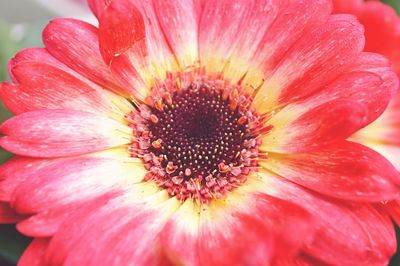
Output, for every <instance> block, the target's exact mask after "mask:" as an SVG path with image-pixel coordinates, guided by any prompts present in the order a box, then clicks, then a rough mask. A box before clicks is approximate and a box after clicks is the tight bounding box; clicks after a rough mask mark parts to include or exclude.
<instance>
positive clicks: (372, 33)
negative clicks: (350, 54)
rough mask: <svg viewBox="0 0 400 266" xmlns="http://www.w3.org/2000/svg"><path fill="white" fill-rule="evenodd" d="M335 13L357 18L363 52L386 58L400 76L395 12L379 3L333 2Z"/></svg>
mask: <svg viewBox="0 0 400 266" xmlns="http://www.w3.org/2000/svg"><path fill="white" fill-rule="evenodd" d="M333 6H334V12H335V13H350V14H354V15H356V16H357V18H358V20H359V21H360V22H361V24H363V26H364V28H365V38H366V43H365V51H370V52H376V53H380V54H383V55H384V56H386V57H387V58H388V59H389V60H390V61H391V62H392V64H393V67H394V69H395V71H396V72H397V74H400V53H399V52H398V47H399V45H400V18H399V16H398V15H397V14H396V12H395V10H394V9H393V8H392V7H391V6H389V5H388V4H386V3H382V2H380V1H362V0H351V1H348V0H335V1H333Z"/></svg>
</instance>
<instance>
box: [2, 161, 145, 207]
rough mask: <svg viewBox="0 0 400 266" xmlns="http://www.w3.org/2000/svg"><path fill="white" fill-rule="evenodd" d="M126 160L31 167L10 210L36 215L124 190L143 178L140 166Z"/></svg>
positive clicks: (34, 165) (55, 162) (54, 162)
mask: <svg viewBox="0 0 400 266" xmlns="http://www.w3.org/2000/svg"><path fill="white" fill-rule="evenodd" d="M128 160H129V158H126V159H118V158H102V157H100V156H99V155H97V156H96V155H87V156H83V157H82V156H81V157H72V158H63V159H59V160H49V161H48V163H47V165H44V164H43V163H39V165H36V164H35V163H31V164H30V167H29V168H30V169H31V172H30V173H24V174H26V175H29V174H30V175H29V178H27V179H26V180H25V181H24V182H23V183H21V184H19V186H18V187H17V189H16V190H15V192H14V194H13V198H12V202H11V203H12V206H14V207H15V208H16V209H17V210H18V211H19V212H21V213H36V212H39V211H46V210H49V209H52V208H57V207H66V206H68V205H71V204H77V203H82V202H85V201H87V200H89V199H92V198H95V197H98V196H101V195H103V194H105V193H107V192H110V191H114V190H121V189H125V188H127V187H129V186H132V185H133V184H135V183H138V182H141V181H142V180H143V177H144V175H145V174H146V171H145V169H144V167H143V165H142V164H141V162H129V161H128ZM25 168H26V167H25ZM9 178H12V176H10V177H9ZM71 192H74V193H71Z"/></svg>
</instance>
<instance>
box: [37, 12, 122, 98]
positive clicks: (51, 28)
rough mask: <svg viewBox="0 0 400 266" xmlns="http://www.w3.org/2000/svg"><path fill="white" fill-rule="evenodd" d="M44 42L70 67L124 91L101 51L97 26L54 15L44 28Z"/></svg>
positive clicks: (112, 87) (89, 77)
mask: <svg viewBox="0 0 400 266" xmlns="http://www.w3.org/2000/svg"><path fill="white" fill-rule="evenodd" d="M43 42H44V44H45V45H46V48H47V50H48V51H49V52H50V54H52V55H53V56H54V57H55V58H57V59H59V60H60V61H61V62H63V63H64V64H66V65H67V66H69V67H70V68H72V69H73V70H75V71H77V72H78V73H80V74H81V75H83V76H85V77H87V78H88V79H90V80H92V81H94V82H96V83H98V84H99V85H101V86H102V87H104V88H106V89H110V90H112V91H115V92H117V93H120V94H122V95H124V94H125V95H126V91H124V89H123V88H121V87H120V86H119V85H118V84H116V81H115V80H114V78H113V76H112V75H111V72H110V70H109V69H108V67H107V66H106V64H105V63H104V61H103V58H102V57H101V55H100V50H99V40H98V30H97V28H96V27H94V26H92V25H90V24H89V23H86V22H83V21H79V20H75V19H54V20H52V22H51V23H50V24H48V25H47V27H46V28H45V29H44V31H43Z"/></svg>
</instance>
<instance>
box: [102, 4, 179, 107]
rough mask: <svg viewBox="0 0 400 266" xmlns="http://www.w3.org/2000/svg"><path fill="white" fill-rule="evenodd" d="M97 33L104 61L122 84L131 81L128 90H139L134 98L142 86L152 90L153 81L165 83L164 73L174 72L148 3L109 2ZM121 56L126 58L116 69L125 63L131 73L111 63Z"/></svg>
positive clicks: (170, 54) (167, 48)
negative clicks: (121, 70) (131, 83)
mask: <svg viewBox="0 0 400 266" xmlns="http://www.w3.org/2000/svg"><path fill="white" fill-rule="evenodd" d="M99 32H100V50H101V53H102V55H103V58H104V59H105V61H106V63H109V64H110V67H111V69H112V71H113V74H114V76H115V77H116V78H117V79H118V80H119V81H120V82H121V83H123V84H124V85H126V83H127V82H126V81H127V80H128V81H129V80H134V85H131V86H135V87H136V86H138V88H136V90H138V91H139V93H135V92H132V93H133V95H134V96H136V97H140V96H141V93H140V92H141V91H142V90H143V86H147V87H148V88H150V87H152V86H153V85H154V81H155V80H156V79H161V80H164V79H165V78H166V74H167V72H169V71H177V65H176V61H175V57H174V55H173V54H172V53H171V51H170V48H169V47H168V44H167V42H166V40H165V38H164V35H163V33H162V30H161V29H160V27H159V24H158V21H157V16H156V14H155V12H154V9H153V7H152V4H151V1H148V0H147V1H132V2H131V1H129V0H122V1H114V2H112V3H111V4H110V5H109V6H108V8H107V9H106V10H105V11H104V13H103V15H102V16H101V18H100V26H99ZM121 56H124V57H125V58H124V62H123V63H118V64H117V65H119V66H120V65H121V64H122V65H126V64H127V63H128V64H130V65H131V66H130V67H129V68H130V69H134V71H123V73H119V72H120V69H119V67H118V66H116V67H115V66H114V60H118V59H119V58H120V57H121ZM125 59H127V60H125ZM137 74H139V75H137ZM124 75H131V76H130V77H126V76H124ZM131 86H129V88H131ZM131 91H133V90H131ZM136 94H138V95H139V96H138V95H136ZM140 100H143V98H141V99H140Z"/></svg>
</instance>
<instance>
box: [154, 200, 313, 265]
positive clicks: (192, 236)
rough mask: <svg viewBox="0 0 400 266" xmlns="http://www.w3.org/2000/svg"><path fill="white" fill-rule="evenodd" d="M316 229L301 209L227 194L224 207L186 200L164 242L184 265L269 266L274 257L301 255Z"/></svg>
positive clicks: (162, 235)
mask: <svg viewBox="0 0 400 266" xmlns="http://www.w3.org/2000/svg"><path fill="white" fill-rule="evenodd" d="M247 195H248V194H247ZM289 213H290V215H289ZM199 214H200V217H199ZM313 228H314V227H313V223H312V220H310V216H309V215H308V213H306V212H304V210H303V209H302V208H300V207H299V206H297V205H294V204H291V203H289V202H285V201H282V200H279V199H277V198H274V197H269V196H266V195H261V194H254V195H251V196H250V197H248V198H246V199H244V197H241V198H240V199H238V200H235V197H230V196H228V198H227V199H225V200H224V202H223V204H222V205H221V204H220V203H219V202H216V203H215V204H214V205H213V204H212V203H211V205H210V206H207V207H206V206H204V207H199V206H196V205H195V204H193V203H192V202H185V203H184V205H183V206H182V207H181V208H180V209H179V210H178V211H177V212H176V213H175V214H174V215H173V216H172V217H171V218H170V220H169V222H168V223H167V225H166V226H165V227H164V229H163V230H162V233H161V242H162V244H163V246H164V248H165V249H166V250H167V254H170V257H171V258H175V261H176V263H180V264H184V265H186V264H188V265H206V264H207V265H236V264H240V265H242V264H243V265H267V264H268V263H269V261H270V259H271V257H272V256H290V255H292V254H294V253H295V252H297V251H298V249H299V248H301V247H302V245H304V244H305V243H307V242H309V240H311V238H312V235H313ZM216 251H218V252H216Z"/></svg>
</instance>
